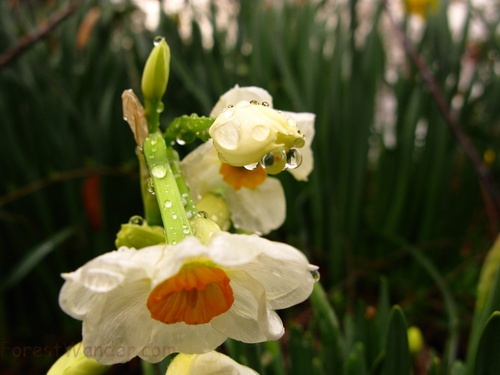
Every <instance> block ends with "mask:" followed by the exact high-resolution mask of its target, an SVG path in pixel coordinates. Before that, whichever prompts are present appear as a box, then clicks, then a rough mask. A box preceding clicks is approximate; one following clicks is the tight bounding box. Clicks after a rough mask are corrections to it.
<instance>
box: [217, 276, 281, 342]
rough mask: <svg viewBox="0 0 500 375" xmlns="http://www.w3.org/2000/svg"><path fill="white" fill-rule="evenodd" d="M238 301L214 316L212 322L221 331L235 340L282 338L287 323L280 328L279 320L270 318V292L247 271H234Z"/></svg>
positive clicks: (256, 340) (235, 300)
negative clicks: (268, 301) (277, 325)
mask: <svg viewBox="0 0 500 375" xmlns="http://www.w3.org/2000/svg"><path fill="white" fill-rule="evenodd" d="M230 278H231V287H232V288H233V293H234V296H235V298H234V303H233V306H231V309H230V310H229V311H227V312H226V313H224V314H222V315H220V316H218V317H215V318H214V319H212V321H211V322H210V324H211V325H212V326H213V327H214V328H215V329H216V330H217V331H219V332H220V333H222V334H225V335H227V336H228V337H231V338H233V339H235V340H238V341H242V342H246V343H256V342H262V341H269V340H277V339H279V338H280V337H281V336H282V335H283V333H284V328H283V325H281V327H279V328H280V329H277V327H276V319H275V317H274V316H273V315H271V317H272V320H271V321H269V314H268V311H267V310H268V308H267V303H266V292H265V290H264V288H263V287H262V285H261V284H260V283H259V282H258V281H257V280H255V279H254V278H252V277H250V276H249V275H248V274H247V273H245V272H238V271H234V272H231V273H230Z"/></svg>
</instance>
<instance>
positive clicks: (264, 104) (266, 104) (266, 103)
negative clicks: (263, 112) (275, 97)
mask: <svg viewBox="0 0 500 375" xmlns="http://www.w3.org/2000/svg"><path fill="white" fill-rule="evenodd" d="M262 105H263V106H264V107H269V106H270V105H269V103H268V102H262Z"/></svg>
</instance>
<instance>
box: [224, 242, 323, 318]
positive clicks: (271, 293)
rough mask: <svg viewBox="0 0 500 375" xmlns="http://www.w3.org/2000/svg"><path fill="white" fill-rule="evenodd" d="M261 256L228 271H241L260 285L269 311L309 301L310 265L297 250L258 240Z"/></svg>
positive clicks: (310, 289)
mask: <svg viewBox="0 0 500 375" xmlns="http://www.w3.org/2000/svg"><path fill="white" fill-rule="evenodd" d="M258 246H259V247H260V249H261V250H262V253H261V254H260V255H259V256H258V257H257V258H256V259H255V260H253V261H252V262H250V263H248V264H245V265H242V266H235V267H233V268H232V269H239V270H244V271H245V272H247V273H248V274H249V275H250V276H251V277H253V278H254V279H256V280H259V282H260V283H261V284H262V285H263V287H264V289H265V290H266V298H267V301H268V303H269V307H270V308H272V309H283V308H287V307H290V306H293V305H296V304H298V303H300V302H302V301H304V300H305V299H307V298H308V297H309V295H310V294H311V292H312V288H313V285H314V278H313V276H312V275H311V272H310V270H311V265H310V264H309V262H308V261H307V259H306V257H305V256H304V255H303V254H302V253H301V252H300V251H298V250H297V249H295V248H294V247H292V246H289V245H287V244H283V243H279V242H272V241H269V240H266V239H264V238H259V245H258Z"/></svg>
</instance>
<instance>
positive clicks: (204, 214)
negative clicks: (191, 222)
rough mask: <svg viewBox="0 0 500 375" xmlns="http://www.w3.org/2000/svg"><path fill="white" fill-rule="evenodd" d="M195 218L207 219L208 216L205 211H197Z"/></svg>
mask: <svg viewBox="0 0 500 375" xmlns="http://www.w3.org/2000/svg"><path fill="white" fill-rule="evenodd" d="M196 217H200V218H202V219H208V214H207V213H206V212H205V211H198V212H197V213H196Z"/></svg>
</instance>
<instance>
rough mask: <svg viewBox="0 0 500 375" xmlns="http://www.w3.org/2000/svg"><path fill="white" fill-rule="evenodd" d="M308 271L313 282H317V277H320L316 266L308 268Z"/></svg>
mask: <svg viewBox="0 0 500 375" xmlns="http://www.w3.org/2000/svg"><path fill="white" fill-rule="evenodd" d="M309 272H310V273H311V276H312V278H313V280H314V282H315V283H317V282H318V281H319V278H320V274H319V271H318V268H317V267H316V268H314V269H310V270H309Z"/></svg>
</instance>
